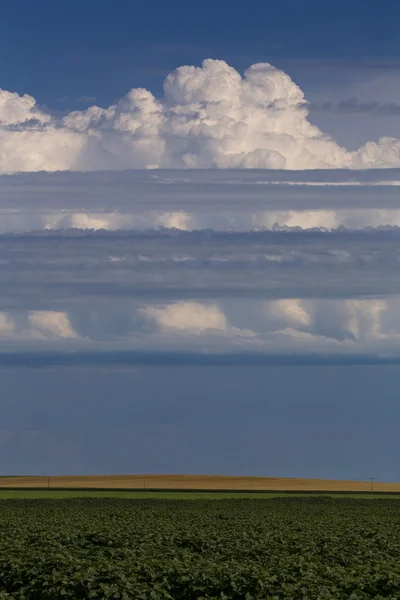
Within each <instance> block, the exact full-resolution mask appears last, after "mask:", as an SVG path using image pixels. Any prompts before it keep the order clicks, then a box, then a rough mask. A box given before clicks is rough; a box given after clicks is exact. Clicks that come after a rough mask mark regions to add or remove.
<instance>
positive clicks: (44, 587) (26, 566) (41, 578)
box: [0, 493, 400, 600]
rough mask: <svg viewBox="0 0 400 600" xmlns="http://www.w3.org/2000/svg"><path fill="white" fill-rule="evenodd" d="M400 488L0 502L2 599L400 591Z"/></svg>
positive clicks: (179, 599) (343, 595) (364, 595)
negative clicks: (253, 496) (385, 494)
mask: <svg viewBox="0 0 400 600" xmlns="http://www.w3.org/2000/svg"><path fill="white" fill-rule="evenodd" d="M399 590H400V507H399V504H398V501H397V500H395V499H390V498H385V499H378V498H377V499H376V500H375V501H374V502H370V501H368V500H366V499H353V498H338V497H337V498H328V497H318V496H314V497H302V498H299V497H285V498H272V497H270V498H269V499H268V500H264V499H260V500H259V501H257V502H255V501H249V500H248V499H245V498H241V499H240V498H238V499H229V500H227V499H221V501H220V502H215V501H209V500H197V501H186V500H179V501H176V500H168V501H167V500H164V499H161V498H160V499H136V500H129V499H124V498H116V497H115V493H114V497H113V498H75V499H59V500H58V501H57V502H54V501H53V500H50V499H42V500H35V499H26V500H12V499H9V500H7V501H2V502H0V599H5V598H9V599H14V598H15V599H17V598H18V599H24V600H28V599H31V598H32V599H37V600H39V599H40V600H55V599H59V598H74V599H86V598H98V599H104V598H115V599H121V600H129V599H135V600H136V599H149V600H159V599H168V600H172V599H173V600H186V599H190V600H194V599H197V600H200V599H217V598H218V599H219V600H221V599H224V598H225V599H227V598H229V599H231V598H232V599H243V600H252V599H260V600H261V599H267V598H271V599H275V600H279V599H289V598H290V599H303V600H305V599H310V600H313V599H315V600H317V599H322V600H325V599H326V600H327V599H333V598H335V599H336V598H338V599H343V600H345V599H346V600H348V599H351V600H358V599H360V600H361V599H369V598H375V599H377V600H378V599H383V598H392V599H395V598H399Z"/></svg>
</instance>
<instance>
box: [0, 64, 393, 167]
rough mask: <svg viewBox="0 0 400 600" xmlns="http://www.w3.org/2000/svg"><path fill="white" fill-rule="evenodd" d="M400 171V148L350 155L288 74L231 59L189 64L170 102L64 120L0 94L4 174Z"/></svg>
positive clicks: (170, 81)
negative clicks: (311, 113) (317, 122)
mask: <svg viewBox="0 0 400 600" xmlns="http://www.w3.org/2000/svg"><path fill="white" fill-rule="evenodd" d="M399 165H400V142H399V140H397V139H392V138H382V139H381V140H379V141H377V142H369V143H368V144H366V145H365V146H364V147H362V148H360V149H359V150H358V151H356V152H349V151H347V150H346V149H345V148H342V147H341V146H339V145H338V144H337V143H336V142H335V141H334V140H332V139H331V138H330V137H329V136H327V135H325V134H324V133H323V132H322V131H321V130H320V129H318V128H317V127H316V126H314V125H313V124H311V123H310V121H309V120H308V105H307V102H306V100H305V98H304V94H303V92H302V90H301V89H300V88H299V87H298V86H297V85H296V84H295V83H294V82H293V81H292V80H291V78H290V77H289V75H288V74H286V73H284V72H283V71H281V70H280V69H277V68H275V67H274V66H272V65H270V64H268V63H258V64H254V65H252V66H251V67H250V68H248V69H247V70H246V71H245V72H244V74H243V76H241V75H240V74H239V73H238V72H237V71H236V70H235V69H234V68H233V67H231V66H229V65H228V64H227V63H226V62H224V61H222V60H212V59H207V60H205V61H203V63H202V65H201V66H200V67H194V66H182V67H179V68H178V69H176V71H174V72H173V73H171V74H170V75H168V77H167V78H166V80H165V82H164V95H163V97H162V98H156V97H155V96H154V95H153V94H152V93H151V92H150V91H148V90H146V89H142V88H137V89H132V90H130V91H129V92H128V93H127V95H126V96H125V97H123V98H122V99H121V100H119V101H118V102H116V103H115V104H113V105H112V106H109V107H106V108H102V107H99V106H91V107H89V108H88V109H87V110H84V111H74V112H71V113H69V114H67V115H65V116H64V117H63V118H61V119H60V118H55V117H54V116H52V115H50V114H49V113H46V112H44V111H42V110H41V109H40V108H39V107H38V106H37V105H36V103H35V100H34V98H32V97H31V96H28V95H24V96H19V95H18V94H16V93H12V92H8V91H4V90H2V91H0V172H15V171H38V170H47V171H56V170H82V171H87V170H101V169H118V170H119V169H127V168H149V169H153V168H159V167H165V168H168V167H170V168H270V169H322V168H340V167H342V168H370V167H379V168H381V167H393V166H399Z"/></svg>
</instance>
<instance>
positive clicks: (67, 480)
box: [0, 475, 400, 493]
mask: <svg viewBox="0 0 400 600" xmlns="http://www.w3.org/2000/svg"><path fill="white" fill-rule="evenodd" d="M1 488H53V489H56V488H63V489H67V488H70V489H77V488H80V489H96V488H97V489H109V490H112V489H137V490H143V489H153V490H168V489H170V490H227V491H229V490H240V491H251V490H260V491H262V490H266V491H298V492H311V491H321V492H370V491H371V482H370V481H346V480H343V481H341V480H329V479H289V478H279V477H240V476H235V477H231V476H226V475H85V476H76V475H68V476H62V475H58V476H51V477H46V476H37V477H36V476H34V477H0V489H1ZM373 491H374V492H398V493H400V483H381V482H375V481H374V483H373Z"/></svg>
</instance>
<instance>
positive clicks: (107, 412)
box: [0, 0, 400, 481]
mask: <svg viewBox="0 0 400 600" xmlns="http://www.w3.org/2000/svg"><path fill="white" fill-rule="evenodd" d="M2 11H3V18H2V20H1V22H0V366H1V369H0V406H1V414H2V419H1V423H0V448H1V452H0V473H4V474H42V473H45V474H49V475H51V474H61V473H62V474H65V473H76V474H88V473H128V472H134V473H217V474H218V473H220V474H238V475H241V474H243V475H264V476H269V475H270V476H274V477H277V476H282V477H322V478H324V477H325V478H344V479H350V478H352V479H368V478H370V477H374V478H376V479H382V480H393V481H396V480H400V473H399V469H400V464H399V459H398V457H397V454H396V448H395V442H394V440H395V439H396V432H395V430H394V428H395V426H396V423H397V421H398V418H399V416H400V407H399V404H398V402H397V396H396V390H397V389H398V384H399V379H400V325H399V323H400V284H399V282H400V279H399V277H398V269H399V264H400V263H399V261H400V254H399V247H400V245H399V242H400V201H399V194H398V189H399V185H400V103H399V101H398V98H399V92H400V77H399V73H400V62H399V58H400V46H399V42H398V36H397V31H395V23H396V22H397V21H398V17H399V16H400V15H399V14H398V13H399V12H400V8H399V7H398V5H397V4H396V3H395V2H391V1H388V2H386V4H385V10H383V9H382V8H379V7H378V5H377V4H376V5H373V6H371V7H369V6H368V7H367V8H366V6H365V3H361V2H358V1H356V0H355V1H354V2H352V3H348V2H347V3H344V2H341V1H339V2H336V3H335V4H334V5H329V6H323V5H321V3H320V2H318V3H317V2H314V1H313V0H310V1H309V2H306V3H303V4H299V3H298V2H294V1H293V2H292V1H286V2H284V1H283V2H280V3H279V4H276V5H274V6H272V5H270V4H269V3H261V2H250V3H248V4H247V5H246V11H243V8H241V9H240V10H236V9H235V7H234V6H232V5H231V4H228V3H224V2H222V3H221V2H220V3H217V4H215V3H210V2H207V1H205V2H203V3H202V4H201V6H199V7H198V8H196V10H195V9H194V8H193V7H192V6H190V7H189V6H188V5H187V3H179V2H175V3H173V4H172V5H171V3H170V4H168V6H167V5H165V4H162V3H156V4H154V3H153V4H152V5H147V4H143V5H141V6H137V5H135V4H133V3H131V2H125V1H123V0H119V1H116V2H115V3H114V4H113V5H112V7H111V5H110V4H109V3H105V2H102V1H98V2H96V3H94V2H91V1H89V0H88V1H87V2H85V3H82V2H81V3H79V4H78V3H77V2H75V1H74V0H70V1H69V2H63V1H60V2H57V3H51V2H47V1H44V0H42V1H40V0H39V1H38V2H37V3H34V4H32V3H28V2H25V1H22V0H21V1H20V2H14V3H12V4H11V3H7V4H6V6H5V7H4V8H2Z"/></svg>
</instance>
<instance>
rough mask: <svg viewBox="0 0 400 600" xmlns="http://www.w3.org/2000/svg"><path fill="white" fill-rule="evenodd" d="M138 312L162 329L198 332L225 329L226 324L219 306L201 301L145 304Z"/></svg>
mask: <svg viewBox="0 0 400 600" xmlns="http://www.w3.org/2000/svg"><path fill="white" fill-rule="evenodd" d="M140 314H142V315H143V316H144V317H145V318H146V319H149V320H150V321H153V322H155V323H156V324H157V325H158V326H159V327H160V328H161V329H164V330H173V331H182V332H189V333H200V332H202V331H205V330H207V329H218V330H225V329H226V328H227V326H228V323H227V319H226V316H225V315H224V313H223V312H222V310H221V309H220V308H219V306H217V305H216V304H207V303H202V302H176V303H174V304H168V305H166V306H162V307H154V306H146V307H144V308H143V309H140Z"/></svg>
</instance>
